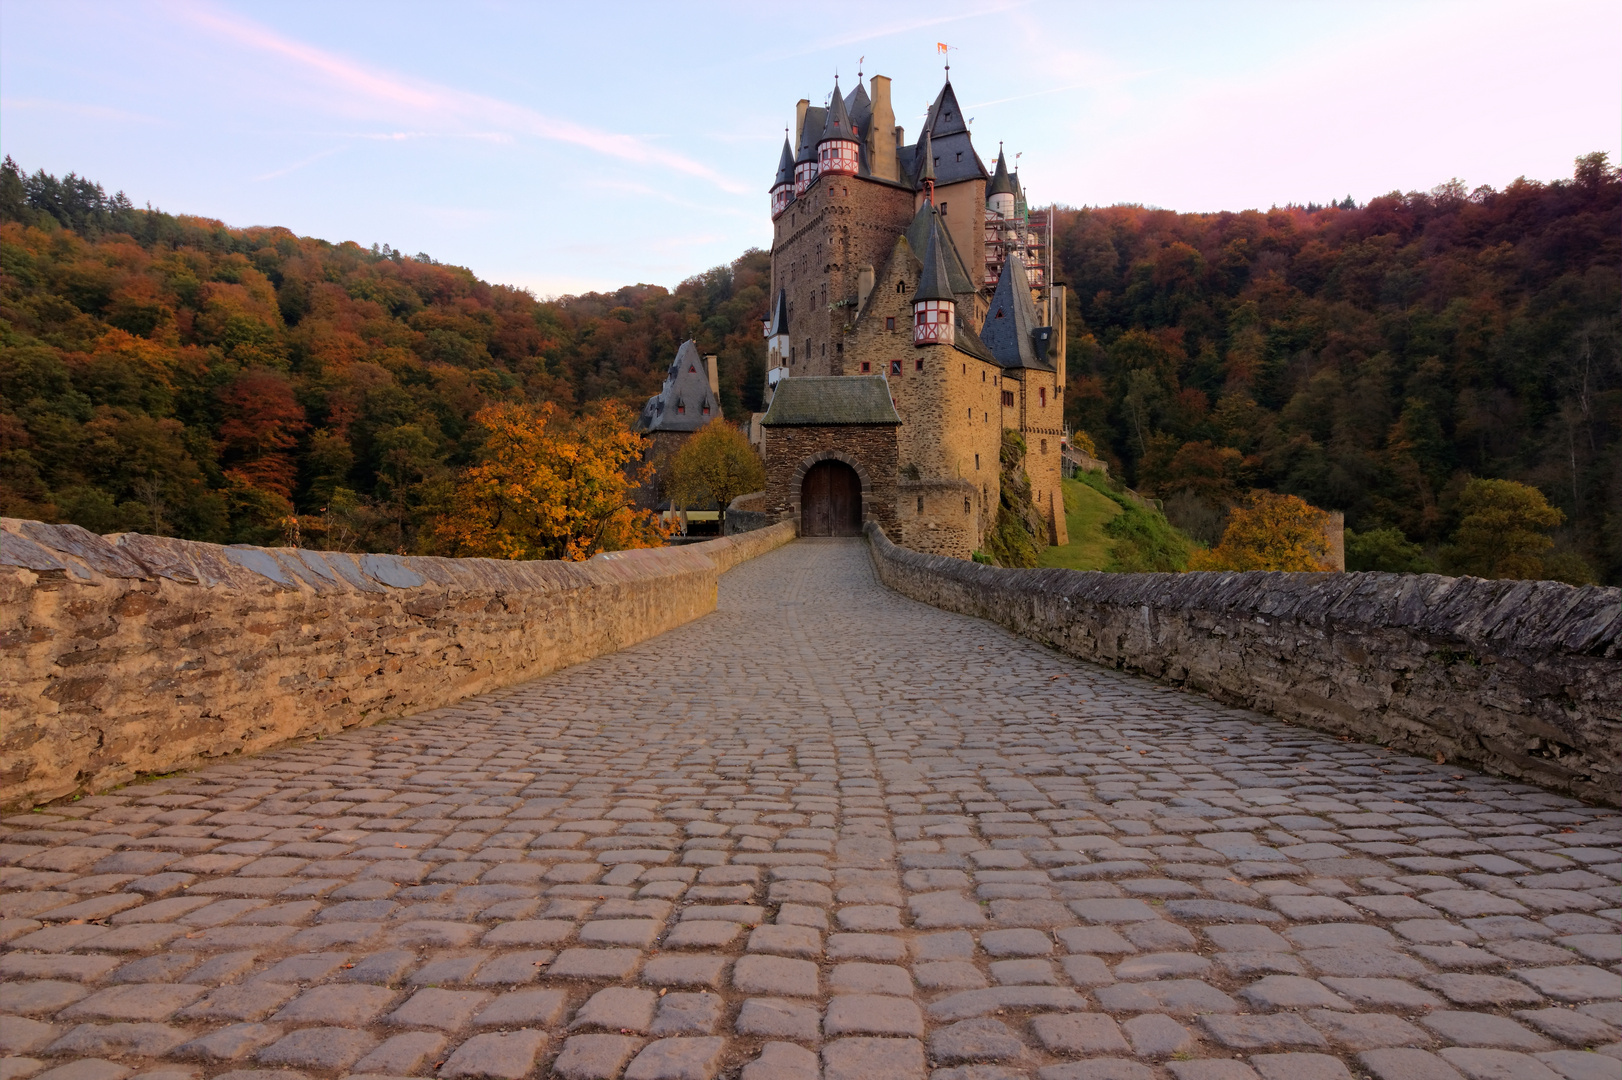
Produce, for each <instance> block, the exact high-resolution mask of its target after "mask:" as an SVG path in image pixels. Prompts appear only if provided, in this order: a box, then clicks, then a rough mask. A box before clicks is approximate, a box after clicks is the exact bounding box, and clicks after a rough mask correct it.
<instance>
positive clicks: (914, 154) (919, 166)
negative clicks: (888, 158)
mask: <svg viewBox="0 0 1622 1080" xmlns="http://www.w3.org/2000/svg"><path fill="white" fill-rule="evenodd" d="M923 130H924V133H925V134H926V135H927V136H928V138H927V139H922V138H921V139H919V141H918V142H917V143H916V144H914V145H913V146H909V147H903V148H902V159H903V160H904V161H908V162H910V167H909V168H908V169H907V172H908V174H909V175H911V176H913V177H918V176H919V173H920V172H922V170H923V167H924V164H925V162H926V161H927V162H928V163H929V164H930V165H931V166H932V167H933V168H934V170H935V184H936V186H939V187H944V186H945V185H947V184H955V183H957V182H958V181H960V180H972V179H974V178H975V177H979V178H980V179H982V180H990V179H991V174H990V173H988V172H986V167H985V164H984V163H983V162H982V161H981V160H980V155H979V154H977V153H975V152H974V140H973V139H971V138H970V137H969V124H968V119H967V118H966V117H965V116H964V115H963V110H962V109H960V108H959V107H958V103H957V92H956V91H955V90H953V89H952V84H951V83H950V82H948V83H947V84H946V85H945V86H943V87H941V92H940V94H939V95H937V96H936V98H935V103H934V104H933V105H931V106H930V107H929V115H928V116H927V117H925V119H924V127H923ZM960 158H961V160H959V159H960ZM918 182H919V183H922V179H921V178H920V179H919V180H918Z"/></svg>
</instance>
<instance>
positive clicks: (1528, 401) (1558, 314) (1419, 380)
mask: <svg viewBox="0 0 1622 1080" xmlns="http://www.w3.org/2000/svg"><path fill="white" fill-rule="evenodd" d="M1055 255H1056V261H1057V263H1058V269H1059V271H1060V274H1059V276H1060V277H1061V278H1062V279H1063V280H1065V281H1067V282H1068V283H1069V285H1070V293H1069V295H1070V301H1069V303H1070V307H1069V320H1068V334H1069V357H1068V365H1069V375H1068V383H1069V385H1068V387H1067V393H1066V408H1065V415H1066V419H1067V421H1068V422H1069V423H1070V425H1071V427H1072V428H1080V429H1082V430H1084V431H1086V432H1087V433H1088V434H1089V435H1090V436H1091V437H1092V439H1093V441H1094V442H1095V443H1096V444H1097V447H1098V451H1099V455H1100V456H1102V457H1104V458H1106V459H1107V460H1109V461H1111V463H1112V464H1113V465H1114V466H1115V472H1116V473H1117V475H1121V476H1123V477H1124V478H1125V479H1126V480H1127V482H1129V483H1130V484H1131V485H1132V486H1133V487H1134V488H1136V489H1137V490H1139V491H1141V492H1143V493H1145V494H1147V495H1151V496H1153V497H1155V498H1158V499H1161V500H1162V501H1163V502H1164V504H1165V507H1166V512H1167V514H1168V516H1169V517H1170V518H1171V520H1172V521H1173V523H1174V524H1177V525H1178V526H1179V527H1181V528H1184V529H1185V530H1186V531H1188V532H1189V533H1190V534H1191V535H1194V536H1196V538H1198V539H1201V540H1202V541H1204V542H1206V543H1208V544H1215V543H1216V542H1217V541H1218V540H1219V538H1220V536H1221V530H1222V525H1223V521H1224V518H1225V516H1226V514H1227V512H1228V510H1229V509H1230V508H1231V507H1233V506H1235V505H1237V504H1238V502H1239V501H1240V499H1241V497H1242V496H1243V493H1244V492H1246V491H1248V490H1249V489H1251V488H1262V489H1267V490H1272V491H1277V492H1282V493H1286V494H1291V495H1295V496H1298V497H1300V498H1301V499H1303V500H1305V501H1306V502H1308V503H1311V504H1312V505H1314V506H1320V507H1324V508H1326V509H1331V510H1340V511H1343V512H1344V513H1345V514H1346V521H1347V524H1348V526H1350V527H1351V528H1352V529H1353V530H1355V531H1356V532H1357V533H1358V534H1360V535H1367V534H1372V533H1375V532H1378V533H1380V534H1381V537H1382V538H1384V539H1385V540H1387V541H1388V544H1387V546H1391V543H1392V542H1394V543H1395V544H1397V545H1400V544H1404V543H1413V544H1417V545H1419V546H1420V547H1421V548H1423V549H1425V550H1428V551H1431V552H1436V551H1437V550H1438V549H1439V548H1440V547H1441V546H1442V545H1445V544H1446V543H1447V542H1448V541H1449V539H1450V537H1451V536H1452V535H1453V533H1454V532H1455V530H1457V529H1458V528H1459V526H1460V524H1461V522H1462V520H1463V519H1464V517H1465V516H1466V514H1467V513H1468V511H1467V510H1466V507H1465V504H1464V502H1463V501H1462V497H1463V494H1464V492H1465V490H1466V488H1467V486H1468V484H1469V483H1470V481H1471V478H1472V477H1493V478H1498V479H1504V480H1513V481H1516V482H1518V483H1520V484H1522V485H1526V486H1528V487H1532V488H1536V489H1538V490H1539V491H1541V492H1542V493H1543V495H1544V497H1545V498H1546V499H1547V500H1548V501H1549V502H1550V503H1551V504H1552V505H1553V507H1554V508H1555V509H1558V510H1559V511H1561V512H1562V513H1563V514H1564V521H1563V522H1562V524H1560V525H1559V526H1556V527H1554V528H1553V529H1551V530H1546V532H1547V533H1548V535H1549V538H1550V539H1552V540H1553V541H1554V543H1555V547H1554V548H1553V549H1552V550H1553V551H1555V552H1558V553H1560V554H1561V555H1563V556H1567V557H1568V558H1567V560H1566V561H1567V562H1573V561H1574V565H1575V563H1581V562H1583V561H1586V562H1587V563H1588V564H1589V565H1590V566H1592V567H1594V568H1595V569H1597V570H1599V576H1601V577H1602V578H1604V579H1606V580H1608V581H1610V582H1612V583H1615V582H1618V581H1622V325H1619V324H1622V320H1619V312H1622V179H1619V177H1618V174H1617V170H1616V169H1615V168H1614V167H1613V166H1612V165H1611V164H1610V163H1609V162H1608V161H1607V160H1606V158H1605V155H1603V154H1591V155H1588V156H1586V157H1583V158H1581V159H1579V160H1578V161H1577V163H1576V168H1575V170H1574V173H1573V175H1572V176H1571V177H1570V178H1568V179H1565V180H1560V181H1556V182H1553V183H1538V182H1535V181H1530V180H1526V179H1521V180H1517V181H1515V182H1514V183H1512V184H1510V185H1509V186H1508V187H1506V188H1504V189H1502V190H1493V189H1492V188H1488V187H1481V188H1476V189H1474V190H1470V189H1467V188H1466V187H1465V186H1464V185H1462V184H1460V183H1458V182H1453V183H1449V184H1443V185H1441V186H1439V187H1437V188H1436V189H1435V190H1433V191H1430V192H1409V193H1407V194H1403V193H1400V192H1393V193H1391V194H1389V195H1382V196H1379V197H1377V198H1373V199H1371V200H1369V202H1368V203H1367V204H1366V205H1363V206H1357V205H1355V204H1353V203H1351V202H1350V201H1346V202H1342V203H1340V204H1338V205H1337V204H1331V205H1326V206H1310V205H1309V206H1287V207H1275V208H1273V209H1270V210H1244V211H1239V212H1233V213H1227V212H1224V213H1201V214H1179V213H1174V212H1172V211H1168V210H1156V209H1152V208H1148V207H1142V206H1111V207H1099V208H1093V209H1081V210H1071V209H1065V208H1060V210H1059V213H1058V215H1057V220H1056V222H1055ZM1393 534H1396V535H1393ZM1542 557H1543V556H1540V558H1542ZM1503 565H1505V566H1506V567H1507V566H1509V565H1511V564H1509V563H1504V564H1503Z"/></svg>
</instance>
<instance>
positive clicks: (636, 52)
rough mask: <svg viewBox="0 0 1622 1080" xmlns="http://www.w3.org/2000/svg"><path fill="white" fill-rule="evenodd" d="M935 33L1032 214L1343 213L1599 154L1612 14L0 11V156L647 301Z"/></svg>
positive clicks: (814, 9)
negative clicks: (826, 111) (862, 85)
mask: <svg viewBox="0 0 1622 1080" xmlns="http://www.w3.org/2000/svg"><path fill="white" fill-rule="evenodd" d="M923 11H930V12H936V13H938V14H933V15H926V14H919V12H923ZM937 41H944V42H947V43H948V44H950V45H952V46H954V50H953V52H952V53H951V57H952V78H953V83H954V85H955V86H956V87H957V90H958V94H959V98H960V100H961V101H962V103H963V105H964V108H965V112H966V113H967V115H969V116H972V117H974V126H973V131H974V136H975V141H976V145H977V147H978V148H979V150H980V152H981V155H982V156H983V157H985V158H986V159H987V163H988V164H990V162H991V160H992V159H993V158H994V156H995V154H996V151H997V143H998V141H999V140H1003V141H1004V142H1006V144H1007V146H1008V150H1009V153H1010V154H1012V153H1013V152H1015V151H1022V152H1023V153H1024V157H1023V158H1022V159H1021V162H1022V164H1023V168H1022V176H1023V178H1024V181H1025V186H1026V188H1027V190H1028V191H1029V193H1030V194H1031V197H1032V199H1033V201H1041V202H1046V201H1049V200H1056V201H1059V202H1062V203H1069V204H1071V205H1099V204H1110V203H1117V202H1138V203H1146V204H1152V205H1157V206H1164V207H1169V208H1172V209H1176V210H1240V209H1245V208H1249V207H1262V208H1265V207H1267V206H1269V205H1273V204H1276V203H1278V204H1281V203H1285V202H1290V201H1295V202H1306V201H1309V200H1312V201H1318V202H1323V201H1325V200H1328V199H1330V198H1339V197H1343V196H1345V195H1347V194H1351V195H1353V196H1354V197H1355V198H1357V199H1358V200H1359V201H1363V200H1366V199H1368V198H1370V197H1371V196H1374V195H1377V194H1381V193H1384V192H1387V191H1391V190H1393V189H1402V190H1411V189H1429V188H1431V187H1434V186H1435V185H1437V184H1439V183H1441V182H1443V181H1446V180H1448V179H1449V178H1451V177H1459V178H1461V179H1463V180H1464V181H1465V182H1466V183H1467V184H1468V185H1470V186H1472V187H1474V186H1476V185H1478V184H1492V185H1494V186H1496V187H1502V186H1503V185H1504V184H1506V183H1508V182H1509V181H1511V180H1513V179H1514V178H1515V177H1516V176H1519V175H1526V176H1529V177H1532V178H1534V179H1542V180H1549V179H1555V178H1559V177H1565V176H1569V175H1570V174H1571V162H1572V159H1573V158H1574V157H1576V156H1577V155H1578V154H1582V153H1587V152H1590V151H1593V150H1607V151H1609V152H1610V153H1611V155H1612V159H1613V160H1616V159H1617V158H1618V157H1619V156H1622V155H1619V153H1618V142H1619V138H1622V135H1619V132H1622V50H1618V48H1617V45H1616V43H1617V42H1618V41H1622V4H1618V3H1616V2H1615V0H1569V2H1560V0H1536V2H1528V0H1513V2H1506V0H1469V2H1462V3H1461V2H1452V0H1445V2H1444V0H1436V2H1423V0H1405V2H1400V3H1389V2H1376V0H1361V2H1356V3H1349V2H1340V3H1317V2H1307V0H1299V2H1294V3H1262V2H1255V3H1219V2H1215V0H1212V2H1204V3H1151V2H1144V3H1126V2H1116V3H1102V2H1095V3H1088V2H1070V3H1057V2H1042V0H1031V2H1026V3H1018V2H1009V3H953V2H936V3H931V4H928V5H921V4H913V5H901V4H887V3H879V2H872V0H869V2H866V3H843V2H836V3H829V2H826V0H823V2H818V3H814V4H798V5H783V4H771V5H767V4H759V3H756V4H722V3H716V4H706V5H699V4H673V3H646V4H644V3H610V4H594V3H590V2H586V3H569V4H540V3H514V2H502V0H458V2H457V3H454V4H453V3H439V4H428V3H405V2H399V0H395V2H389V3H377V2H361V0H341V2H338V0H325V2H321V3H305V2H297V0H279V2H277V3H248V2H221V0H215V2H206V0H199V2H186V0H175V2H140V0H121V2H118V3H82V2H73V0H3V2H0V148H3V150H4V152H5V153H8V154H11V155H12V156H13V157H14V158H16V160H17V162H18V163H19V164H20V165H22V166H23V167H24V168H25V169H28V170H30V171H32V170H34V169H37V168H41V167H43V168H44V169H46V170H47V171H49V172H54V173H59V174H60V173H65V172H67V171H69V170H73V171H77V172H79V173H80V174H81V175H86V176H89V177H91V178H93V179H96V180H99V181H101V182H102V183H104V184H106V185H107V187H108V189H109V190H114V189H118V188H122V189H124V190H125V191H126V192H128V194H129V195H130V197H131V198H133V199H134V200H135V201H136V202H137V203H144V202H147V201H151V202H152V203H153V204H154V205H157V206H160V207H162V208H163V209H165V210H170V211H175V212H189V213H198V214H204V215H208V216H212V217H218V218H221V219H223V220H225V221H226V222H227V223H229V224H232V225H253V224H261V225H285V226H287V227H289V228H291V229H293V230H295V231H296V232H298V233H300V234H304V235H313V236H319V237H324V238H326V239H329V240H356V241H359V242H361V243H362V244H366V245H370V244H372V243H373V242H379V243H389V244H392V245H394V246H396V247H398V248H401V249H403V250H405V251H407V252H410V253H415V252H417V251H419V250H420V251H426V252H428V253H429V254H431V255H433V256H434V257H436V258H439V259H441V260H444V261H447V262H454V263H459V264H463V265H466V266H470V267H472V269H473V270H474V271H475V272H476V273H477V274H479V275H480V276H481V277H484V278H487V279H490V280H493V281H498V282H506V283H512V284H518V285H523V286H526V287H529V288H531V289H533V290H535V291H536V292H537V293H539V294H542V295H548V294H555V293H559V292H575V291H580V290H583V289H591V288H604V287H613V286H617V285H621V284H627V283H631V282H637V281H646V282H654V283H658V284H664V285H673V284H675V283H676V282H677V281H679V280H681V279H682V278H683V277H685V276H687V275H689V274H692V273H695V272H698V271H700V270H703V269H705V268H707V267H710V266H713V265H716V264H717V263H722V262H726V261H729V260H730V259H732V258H734V257H736V255H737V254H738V253H739V252H741V251H742V250H743V249H745V248H747V247H749V246H751V245H765V244H766V243H768V242H769V239H770V229H769V217H768V214H767V206H768V200H767V194H766V189H767V187H768V186H769V185H770V183H771V179H772V175H773V172H774V170H775V167H776V164H777V155H778V151H779V149H780V147H781V144H782V138H783V128H784V125H785V124H787V123H789V122H790V120H791V119H792V117H793V109H794V102H795V101H796V100H797V99H798V98H800V97H808V98H811V99H812V100H813V102H814V103H816V104H822V103H823V101H824V99H825V98H826V96H827V93H828V91H829V89H830V88H831V86H832V83H833V77H834V72H835V70H836V69H837V70H838V72H839V75H840V76H841V81H842V84H843V86H844V88H845V89H846V90H849V89H850V87H851V85H852V82H853V80H854V77H855V75H856V71H857V64H858V60H859V58H860V57H863V56H864V55H865V57H866V60H865V62H864V63H863V67H864V68H865V70H866V72H867V73H869V74H872V73H878V74H882V75H888V76H890V77H891V78H893V79H894V80H895V83H894V91H895V108H896V115H897V120H898V122H899V123H901V124H903V125H904V126H906V128H907V130H908V137H909V141H910V139H911V137H912V135H913V134H914V133H915V132H916V129H917V126H918V123H919V120H920V118H921V116H922V113H923V110H924V107H925V105H926V104H927V103H928V101H929V100H930V99H931V98H932V97H933V96H934V94H935V93H936V91H937V90H939V88H940V83H941V68H940V62H939V57H938V56H937V55H936V48H935V43H936V42H937Z"/></svg>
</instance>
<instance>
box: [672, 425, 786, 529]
mask: <svg viewBox="0 0 1622 1080" xmlns="http://www.w3.org/2000/svg"><path fill="white" fill-rule="evenodd" d="M663 479H664V487H665V494H666V496H667V497H668V498H669V499H670V502H671V505H672V506H676V507H679V508H683V509H690V508H694V507H701V506H705V505H708V504H714V505H715V506H716V508H717V509H719V510H720V511H721V513H722V516H723V517H725V515H726V508H727V504H728V503H730V502H732V500H733V499H735V498H737V497H738V496H739V495H747V494H748V493H749V492H751V491H759V490H761V489H762V488H764V487H765V486H766V467H765V465H763V464H762V463H761V460H760V455H759V454H757V453H755V448H754V447H753V446H750V445H749V440H748V439H746V438H744V436H743V432H741V431H739V430H738V429H737V428H736V427H734V426H733V425H732V424H729V423H727V422H726V421H725V420H711V421H710V422H709V423H708V424H705V425H704V426H703V427H702V428H700V429H699V430H698V431H696V432H694V433H693V435H692V436H690V437H689V438H688V439H686V440H685V441H683V443H682V445H681V449H679V450H677V451H676V453H675V454H674V455H673V456H672V458H671V460H670V464H669V466H668V467H667V468H666V469H665V472H664V477H663Z"/></svg>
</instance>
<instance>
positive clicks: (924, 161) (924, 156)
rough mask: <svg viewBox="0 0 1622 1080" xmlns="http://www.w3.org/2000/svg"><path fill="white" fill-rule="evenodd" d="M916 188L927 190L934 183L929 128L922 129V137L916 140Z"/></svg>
mask: <svg viewBox="0 0 1622 1080" xmlns="http://www.w3.org/2000/svg"><path fill="white" fill-rule="evenodd" d="M918 161H919V162H920V164H919V166H918V189H919V190H920V191H928V190H929V189H930V188H931V187H933V186H934V184H935V149H934V147H933V146H932V145H931V144H930V138H929V129H928V128H925V129H924V137H923V138H922V139H920V140H919V141H918Z"/></svg>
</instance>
